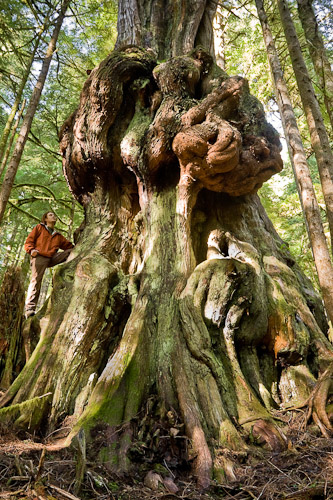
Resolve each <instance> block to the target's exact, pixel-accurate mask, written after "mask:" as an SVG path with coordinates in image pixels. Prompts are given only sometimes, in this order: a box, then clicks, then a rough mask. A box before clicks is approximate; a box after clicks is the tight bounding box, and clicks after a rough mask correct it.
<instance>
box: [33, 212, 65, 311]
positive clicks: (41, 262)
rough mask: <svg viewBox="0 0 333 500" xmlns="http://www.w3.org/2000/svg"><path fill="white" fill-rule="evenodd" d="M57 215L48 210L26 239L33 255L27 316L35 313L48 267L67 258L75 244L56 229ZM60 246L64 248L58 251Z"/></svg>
mask: <svg viewBox="0 0 333 500" xmlns="http://www.w3.org/2000/svg"><path fill="white" fill-rule="evenodd" d="M56 222H57V217H56V215H55V214H54V213H53V212H46V213H45V214H44V215H43V217H42V221H41V223H40V224H37V226H35V227H34V228H33V230H32V231H31V233H30V234H29V236H28V237H27V239H26V242H25V245H24V248H25V251H26V252H27V253H29V254H30V256H31V261H30V265H31V281H30V285H29V288H28V294H27V299H26V303H25V317H26V318H28V317H29V316H33V315H34V314H35V310H36V306H37V302H38V298H39V294H40V289H41V284H42V279H43V276H44V273H45V270H46V268H47V267H53V266H56V265H57V264H60V263H61V262H64V261H65V260H67V258H68V256H69V254H70V252H71V249H72V248H73V245H72V243H71V242H70V241H68V240H66V238H65V237H64V236H62V234H60V233H58V232H57V231H55V230H54V226H55V224H56ZM59 248H60V249H61V250H64V251H63V252H59V253H57V252H58V250H59Z"/></svg>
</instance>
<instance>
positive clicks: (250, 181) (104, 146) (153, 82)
mask: <svg viewBox="0 0 333 500" xmlns="http://www.w3.org/2000/svg"><path fill="white" fill-rule="evenodd" d="M178 5H179V6H180V5H182V4H181V2H179V4H178ZM170 22H171V20H170ZM172 26H173V24H172ZM169 43H170V42H169ZM193 43H194V42H193ZM279 151H280V143H279V139H278V136H277V133H276V131H275V130H274V129H273V127H272V126H271V125H269V124H268V123H267V122H266V120H265V116H264V112H263V108H262V106H261V104H260V103H259V102H258V101H257V100H256V99H255V98H254V97H253V96H251V95H250V93H249V88H248V84H247V81H246V80H244V79H243V78H241V77H232V78H228V77H227V76H226V75H225V73H224V72H223V71H222V70H219V68H218V67H217V66H216V65H215V64H214V62H213V60H212V57H211V56H210V55H209V53H208V52H205V51H204V50H203V49H202V48H197V49H193V50H192V51H191V53H189V54H187V55H181V56H180V55H178V56H177V57H174V58H171V59H169V60H167V61H165V62H162V63H160V64H157V61H156V58H155V57H154V55H153V54H152V51H151V50H145V49H143V48H142V47H133V46H130V47H129V46H126V47H122V48H121V49H118V50H115V51H114V52H113V53H111V54H110V55H109V56H108V57H107V58H106V59H105V60H104V61H102V62H101V64H100V65H99V66H98V67H97V68H95V69H94V70H93V71H92V72H91V74H90V76H89V78H88V80H87V81H86V83H85V85H84V88H83V90H82V93H81V97H80V103H79V107H78V109H77V110H76V111H75V112H74V113H73V114H72V115H71V116H70V117H69V118H68V119H67V120H66V122H65V123H64V125H63V127H62V131H61V152H62V155H63V168H64V173H65V176H66V179H67V182H68V184H69V186H70V189H71V191H72V193H73V195H74V196H75V197H76V199H77V200H78V201H79V202H80V203H81V204H82V205H83V206H84V210H85V220H84V224H83V225H82V226H81V228H80V231H79V239H78V243H77V245H76V246H75V248H74V249H73V251H72V253H71V257H70V260H69V261H67V262H66V263H65V264H64V265H61V266H59V267H58V269H57V270H56V272H55V274H54V280H53V286H54V288H53V292H52V294H51V297H50V299H49V300H48V302H47V303H46V304H45V305H44V306H43V309H42V310H41V311H39V312H38V313H37V315H36V317H35V319H34V320H33V324H38V325H40V340H39V343H38V345H37V346H36V349H35V350H34V352H33V353H32V355H31V357H30V358H29V361H28V362H27V364H26V366H25V367H24V369H23V370H22V372H21V373H20V374H19V376H18V377H17V378H16V380H15V381H14V382H13V384H12V385H11V386H10V387H9V389H8V390H7V392H6V394H5V395H4V396H3V398H2V399H1V407H2V409H1V410H0V421H1V422H7V423H8V422H11V424H14V426H15V427H19V428H25V429H29V430H30V431H31V430H32V429H35V430H36V431H38V430H41V429H43V430H44V431H45V432H46V433H48V432H53V431H55V430H56V429H59V427H61V425H63V428H62V429H61V432H62V433H64V432H65V429H68V427H70V429H71V430H70V433H69V435H68V436H67V438H66V441H65V443H63V444H69V443H70V442H71V440H72V439H73V438H74V436H76V435H77V434H78V432H79V431H80V430H82V429H83V430H84V431H85V436H86V439H87V442H88V440H89V439H93V442H94V447H93V449H92V450H91V454H92V455H91V457H90V458H91V459H93V460H96V461H103V462H104V463H105V464H106V465H107V466H108V467H109V468H110V469H113V470H114V469H116V470H117V471H122V472H126V471H128V470H129V467H130V466H131V458H132V461H133V455H134V454H135V445H137V448H136V449H137V450H138V449H140V443H142V442H143V443H145V445H146V447H145V450H146V451H145V456H146V458H147V457H148V454H149V458H150V459H151V460H153V459H154V456H155V457H156V456H161V455H162V456H163V457H164V456H165V454H166V453H168V455H169V456H171V458H173V459H174V460H180V459H181V457H184V455H185V456H186V458H187V459H188V460H191V464H192V467H193V472H194V474H195V475H196V477H197V481H198V483H199V485H200V486H203V487H205V486H208V485H209V484H210V479H211V475H212V470H213V469H215V470H216V471H217V472H218V471H219V470H220V469H221V468H224V467H225V465H224V464H225V463H227V461H228V453H226V451H225V450H226V449H228V450H233V451H235V452H237V453H241V454H247V453H249V452H250V451H251V446H252V445H251V444H249V438H250V436H252V437H253V438H254V439H255V440H257V441H258V442H260V443H262V444H263V445H264V446H266V447H267V448H269V449H270V450H281V449H283V448H284V447H285V445H286V442H285V439H284V437H283V435H282V433H281V432H280V430H279V428H278V425H277V422H276V421H275V420H274V418H273V416H272V414H271V413H270V411H271V409H272V408H276V407H280V406H282V407H293V406H295V405H299V404H305V403H306V401H307V400H308V398H309V396H310V394H311V387H312V385H313V384H314V383H316V380H317V379H319V381H321V380H322V378H323V377H322V378H320V377H321V376H322V374H325V370H326V369H327V367H328V366H330V363H331V361H332V357H333V354H332V347H331V345H330V343H329V342H328V340H327V339H326V337H325V335H324V333H323V331H325V330H326V328H327V324H326V322H325V317H324V314H323V310H322V307H321V301H320V299H319V297H318V296H317V295H316V294H315V293H314V291H313V289H312V288H311V285H310V283H309V281H308V280H307V279H306V278H305V277H304V276H303V275H302V273H301V272H300V270H299V269H298V267H297V265H296V264H295V262H294V260H293V259H292V257H291V255H290V254H289V252H288V251H287V249H286V247H285V245H284V243H283V241H282V240H281V239H280V238H279V237H278V235H277V234H276V232H275V231H274V228H273V227H272V225H271V223H270V221H269V220H268V218H267V215H266V214H265V212H264V210H263V207H262V206H261V204H260V201H259V198H258V196H257V195H256V191H257V189H258V188H259V187H260V186H261V185H262V183H263V182H264V181H265V180H267V179H268V178H270V176H271V175H273V174H274V173H275V172H278V171H280V170H281V168H282V161H281V158H280V153H279ZM41 320H42V321H41ZM325 395H326V397H325V398H322V399H321V403H319V401H317V400H316V402H315V403H314V408H315V409H316V411H317V410H318V412H317V414H320V415H321V416H320V418H319V421H320V422H325V423H324V424H323V425H324V426H326V425H327V420H325V415H326V413H325V403H326V399H327V397H328V394H326V393H325ZM326 419H327V415H326ZM321 425H322V424H321ZM328 425H329V423H328ZM175 426H176V427H178V428H179V429H182V435H180V436H179V439H177V440H176V439H174V432H175V429H176V430H177V428H176V427H175ZM52 436H53V437H54V436H56V433H53V434H52ZM148 442H149V445H148ZM87 449H88V448H87Z"/></svg>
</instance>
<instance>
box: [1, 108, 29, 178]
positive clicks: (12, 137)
mask: <svg viewBox="0 0 333 500" xmlns="http://www.w3.org/2000/svg"><path fill="white" fill-rule="evenodd" d="M25 104H26V100H25V99H24V101H23V102H22V106H21V109H20V111H19V113H18V115H17V118H16V122H15V123H14V127H13V128H12V131H11V134H10V137H9V142H8V144H7V148H6V151H5V154H4V156H3V158H2V162H1V166H0V177H1V176H2V174H3V171H4V170H5V168H6V165H7V161H8V158H9V155H10V150H11V148H12V145H13V142H14V138H15V134H16V131H17V129H18V126H19V124H20V120H21V118H22V114H23V111H24V108H25Z"/></svg>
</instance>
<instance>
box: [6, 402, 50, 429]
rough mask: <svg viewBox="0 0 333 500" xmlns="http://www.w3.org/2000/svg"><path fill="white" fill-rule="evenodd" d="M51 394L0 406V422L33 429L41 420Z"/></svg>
mask: <svg viewBox="0 0 333 500" xmlns="http://www.w3.org/2000/svg"><path fill="white" fill-rule="evenodd" d="M51 396H52V395H51V394H48V395H46V396H44V397H36V398H32V399H28V400H27V401H24V402H23V403H18V404H15V405H11V406H8V407H6V408H1V410H0V422H2V423H5V424H9V423H13V422H14V423H15V426H17V427H27V428H28V429H35V428H36V427H37V426H38V424H39V422H40V421H41V419H42V417H43V414H44V410H45V406H46V405H47V404H48V402H49V401H50V399H51Z"/></svg>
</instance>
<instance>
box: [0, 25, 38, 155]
mask: <svg viewBox="0 0 333 500" xmlns="http://www.w3.org/2000/svg"><path fill="white" fill-rule="evenodd" d="M41 35H42V32H41V33H40V34H39V35H38V37H37V38H36V41H35V44H34V47H33V51H32V54H31V56H30V58H29V61H28V64H27V67H26V70H25V72H24V74H23V77H22V80H21V83H20V85H19V88H18V91H17V94H16V98H15V101H14V104H13V107H12V109H11V111H10V113H9V116H8V119H7V122H6V125H5V128H4V130H3V133H2V136H1V139H0V163H1V162H2V159H3V156H4V152H5V148H6V144H7V140H8V137H9V134H10V131H11V128H12V124H13V121H14V118H15V115H16V112H17V110H18V108H19V105H20V102H21V99H22V94H23V90H24V87H25V85H26V83H27V81H28V78H29V76H30V71H31V67H32V64H33V62H34V59H35V54H36V51H37V48H38V45H39V42H40V38H41Z"/></svg>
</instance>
